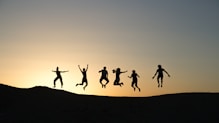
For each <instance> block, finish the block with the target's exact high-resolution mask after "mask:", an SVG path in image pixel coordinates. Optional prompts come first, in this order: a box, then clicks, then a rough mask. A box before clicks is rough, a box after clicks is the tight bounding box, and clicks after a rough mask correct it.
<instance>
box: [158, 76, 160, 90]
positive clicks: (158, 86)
mask: <svg viewBox="0 0 219 123" xmlns="http://www.w3.org/2000/svg"><path fill="white" fill-rule="evenodd" d="M159 78H160V77H157V83H158V88H159V87H160V82H159Z"/></svg>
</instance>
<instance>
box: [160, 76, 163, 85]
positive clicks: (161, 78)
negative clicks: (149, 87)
mask: <svg viewBox="0 0 219 123" xmlns="http://www.w3.org/2000/svg"><path fill="white" fill-rule="evenodd" d="M160 80H161V87H163V77H160Z"/></svg>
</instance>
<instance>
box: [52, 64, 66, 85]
mask: <svg viewBox="0 0 219 123" xmlns="http://www.w3.org/2000/svg"><path fill="white" fill-rule="evenodd" d="M52 72H56V75H57V77H56V78H55V79H54V88H55V87H56V81H57V80H58V79H60V82H61V87H62V86H63V81H62V76H61V73H64V72H68V71H59V67H57V68H56V71H52Z"/></svg>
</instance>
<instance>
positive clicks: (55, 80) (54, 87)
mask: <svg viewBox="0 0 219 123" xmlns="http://www.w3.org/2000/svg"><path fill="white" fill-rule="evenodd" d="M58 79H59V77H56V78H55V79H54V88H55V87H56V81H57V80H58Z"/></svg>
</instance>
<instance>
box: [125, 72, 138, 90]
mask: <svg viewBox="0 0 219 123" xmlns="http://www.w3.org/2000/svg"><path fill="white" fill-rule="evenodd" d="M128 77H129V78H132V85H131V86H132V88H134V91H135V88H138V90H139V92H140V91H141V89H140V88H139V87H138V77H140V76H139V75H138V74H137V73H136V72H135V70H133V71H132V74H131V76H128Z"/></svg>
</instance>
